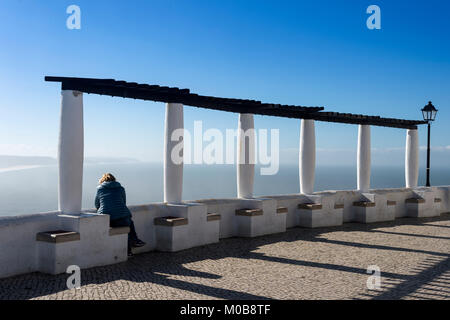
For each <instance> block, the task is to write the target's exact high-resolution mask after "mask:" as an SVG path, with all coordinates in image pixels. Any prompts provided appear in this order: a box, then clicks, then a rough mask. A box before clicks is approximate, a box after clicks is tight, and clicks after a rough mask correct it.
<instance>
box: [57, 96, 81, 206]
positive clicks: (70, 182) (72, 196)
mask: <svg viewBox="0 0 450 320" xmlns="http://www.w3.org/2000/svg"><path fill="white" fill-rule="evenodd" d="M59 130H60V131H59V144H58V167H59V176H58V210H59V211H61V212H62V213H79V212H80V211H81V197H82V189H83V158H84V154H83V153H84V133H83V94H82V93H81V92H79V91H72V90H62V92H61V118H60V128H59Z"/></svg>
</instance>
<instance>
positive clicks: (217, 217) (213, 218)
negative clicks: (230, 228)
mask: <svg viewBox="0 0 450 320" xmlns="http://www.w3.org/2000/svg"><path fill="white" fill-rule="evenodd" d="M220 218H221V217H220V214H218V213H208V214H207V215H206V221H217V220H220Z"/></svg>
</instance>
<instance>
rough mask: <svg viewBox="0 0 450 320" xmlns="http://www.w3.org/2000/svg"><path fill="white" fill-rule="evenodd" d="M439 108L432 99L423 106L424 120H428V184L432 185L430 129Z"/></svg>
mask: <svg viewBox="0 0 450 320" xmlns="http://www.w3.org/2000/svg"><path fill="white" fill-rule="evenodd" d="M437 112H438V111H437V109H436V108H435V107H434V106H433V104H432V103H431V101H429V102H428V104H427V105H426V106H425V107H423V108H422V115H423V120H425V121H427V122H428V147H427V184H426V186H427V187H429V186H430V131H431V121H434V119H435V118H436V113H437Z"/></svg>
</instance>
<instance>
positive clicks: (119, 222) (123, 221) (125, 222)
mask: <svg viewBox="0 0 450 320" xmlns="http://www.w3.org/2000/svg"><path fill="white" fill-rule="evenodd" d="M109 226H110V227H111V228H119V227H130V232H129V233H128V251H131V242H132V241H136V240H138V237H137V234H136V229H135V228H134V222H133V220H132V219H131V217H125V218H120V219H114V220H109Z"/></svg>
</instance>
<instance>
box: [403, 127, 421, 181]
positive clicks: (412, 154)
mask: <svg viewBox="0 0 450 320" xmlns="http://www.w3.org/2000/svg"><path fill="white" fill-rule="evenodd" d="M418 179H419V135H418V133H417V129H414V130H407V131H406V151H405V182H406V187H407V188H415V187H417V181H418Z"/></svg>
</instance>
